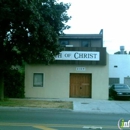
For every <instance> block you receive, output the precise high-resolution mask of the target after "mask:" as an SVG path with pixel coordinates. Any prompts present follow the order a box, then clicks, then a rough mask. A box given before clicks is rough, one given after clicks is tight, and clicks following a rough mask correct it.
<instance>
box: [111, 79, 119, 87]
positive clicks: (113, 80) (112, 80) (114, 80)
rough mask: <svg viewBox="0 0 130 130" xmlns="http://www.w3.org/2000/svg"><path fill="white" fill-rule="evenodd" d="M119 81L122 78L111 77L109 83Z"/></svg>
mask: <svg viewBox="0 0 130 130" xmlns="http://www.w3.org/2000/svg"><path fill="white" fill-rule="evenodd" d="M119 82H120V78H109V85H112V84H115V83H119Z"/></svg>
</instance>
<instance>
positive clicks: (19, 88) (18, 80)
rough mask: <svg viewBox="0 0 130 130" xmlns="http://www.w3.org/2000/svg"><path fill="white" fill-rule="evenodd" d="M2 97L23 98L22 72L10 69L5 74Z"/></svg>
mask: <svg viewBox="0 0 130 130" xmlns="http://www.w3.org/2000/svg"><path fill="white" fill-rule="evenodd" d="M4 95H5V97H7V98H24V97H25V96H24V72H21V71H19V70H18V69H11V70H9V72H8V73H6V74H5V79H4Z"/></svg>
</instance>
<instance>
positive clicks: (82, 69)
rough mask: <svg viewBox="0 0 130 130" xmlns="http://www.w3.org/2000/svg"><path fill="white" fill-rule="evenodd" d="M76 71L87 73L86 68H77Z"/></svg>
mask: <svg viewBox="0 0 130 130" xmlns="http://www.w3.org/2000/svg"><path fill="white" fill-rule="evenodd" d="M76 70H77V71H85V70H86V68H85V67H76Z"/></svg>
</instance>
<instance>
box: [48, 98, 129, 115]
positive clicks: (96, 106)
mask: <svg viewBox="0 0 130 130" xmlns="http://www.w3.org/2000/svg"><path fill="white" fill-rule="evenodd" d="M46 100H50V101H53V100H54V101H55V100H58V101H72V102H73V111H74V112H86V113H114V114H130V101H127V100H126V101H114V100H113V101H110V100H96V99H90V98H66V99H46Z"/></svg>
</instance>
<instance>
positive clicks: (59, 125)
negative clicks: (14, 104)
mask: <svg viewBox="0 0 130 130" xmlns="http://www.w3.org/2000/svg"><path fill="white" fill-rule="evenodd" d="M129 118H130V117H129V115H127V114H93V113H85V112H74V111H70V110H58V109H29V110H28V109H17V108H16V109H1V110H0V130H84V129H90V128H91V129H98V130H99V129H102V130H118V127H117V123H118V120H119V119H125V120H126V121H127V120H129Z"/></svg>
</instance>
